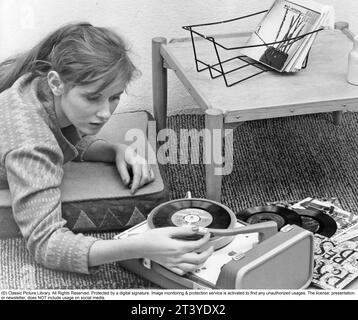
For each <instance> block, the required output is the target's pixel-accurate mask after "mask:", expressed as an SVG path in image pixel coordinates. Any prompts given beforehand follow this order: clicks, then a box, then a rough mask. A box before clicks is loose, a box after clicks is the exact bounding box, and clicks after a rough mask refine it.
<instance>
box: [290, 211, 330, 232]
mask: <svg viewBox="0 0 358 320" xmlns="http://www.w3.org/2000/svg"><path fill="white" fill-rule="evenodd" d="M295 211H296V212H297V213H298V214H299V216H300V217H301V220H302V228H304V229H306V230H309V231H311V232H313V233H318V234H320V235H322V236H325V237H327V238H329V237H331V236H333V235H334V234H335V233H336V231H337V223H336V221H334V219H333V218H332V217H330V216H329V215H328V214H326V213H324V212H322V211H318V210H317V211H314V210H308V209H295Z"/></svg>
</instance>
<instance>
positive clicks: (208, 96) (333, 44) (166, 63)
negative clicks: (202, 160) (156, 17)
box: [152, 30, 358, 201]
mask: <svg viewBox="0 0 358 320" xmlns="http://www.w3.org/2000/svg"><path fill="white" fill-rule="evenodd" d="M247 36H248V34H247V33H246V34H235V35H228V36H221V39H222V41H228V42H230V41H231V42H234V43H236V44H237V45H240V44H242V45H244V43H245V41H246V39H247ZM200 41H201V43H202V44H200ZM205 42H206V41H205V40H199V41H197V42H196V43H199V44H198V46H199V47H198V48H199V49H200V50H201V52H200V53H201V55H202V56H204V57H205V56H206V57H209V55H212V54H213V52H212V50H213V48H212V47H211V48H210V46H207V45H205V46H206V47H207V49H205V48H204V43H205ZM201 45H202V46H203V48H200V46H201ZM152 48H153V100H154V101H153V102H154V112H155V118H156V121H157V128H158V130H161V129H164V128H165V127H166V117H167V94H168V93H167V81H168V79H167V70H168V69H171V70H173V71H174V72H175V74H176V75H177V77H178V78H179V79H180V81H181V82H182V83H183V85H184V86H185V87H186V89H187V90H188V92H189V93H190V95H191V96H192V97H193V98H194V100H195V101H196V103H197V104H198V105H199V106H200V107H201V109H202V110H203V111H204V112H205V115H206V128H208V129H209V130H215V129H219V130H221V132H222V136H223V137H224V129H225V128H232V127H233V126H235V125H237V123H240V122H244V121H250V120H259V119H268V118H276V117H287V116H296V115H303V114H312V113H321V112H333V122H334V123H335V124H338V123H339V122H340V119H341V116H342V113H343V112H345V111H355V110H358V86H353V85H350V84H349V83H347V81H346V74H347V65H348V54H349V52H350V51H351V49H352V42H351V41H350V40H349V39H348V38H347V37H346V36H345V35H344V34H342V32H340V31H338V30H334V31H326V30H325V31H321V32H319V34H318V36H317V38H316V40H315V42H314V44H313V47H312V49H311V52H310V55H309V60H308V65H307V68H306V69H303V70H301V71H300V72H298V73H295V74H280V73H277V72H274V71H268V72H264V73H262V74H260V75H258V76H255V77H253V78H251V79H248V80H246V81H243V82H241V83H238V84H236V85H234V86H231V87H227V86H226V85H225V83H224V81H223V78H222V77H219V78H217V79H212V78H211V77H210V75H209V72H208V71H203V72H197V70H196V67H195V62H194V55H193V48H192V42H191V39H190V38H184V39H173V40H171V41H170V42H167V40H166V39H165V38H154V39H153V47H152ZM205 50H206V51H205ZM230 76H234V75H230ZM216 168H217V165H215V163H210V164H206V188H207V198H209V199H212V200H216V201H220V197H221V183H222V176H221V175H215V172H216V171H215V169H216Z"/></svg>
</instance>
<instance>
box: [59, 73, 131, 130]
mask: <svg viewBox="0 0 358 320" xmlns="http://www.w3.org/2000/svg"><path fill="white" fill-rule="evenodd" d="M101 83H102V80H100V81H97V82H95V83H93V84H90V85H85V86H76V87H73V88H71V89H70V90H68V91H66V93H64V94H63V95H61V96H60V97H58V99H57V101H58V103H57V107H56V112H57V116H58V118H59V121H60V124H61V126H62V127H63V126H66V125H67V126H68V125H71V124H72V125H74V126H75V127H76V128H77V129H78V130H80V131H81V132H82V133H84V134H86V135H95V134H97V133H98V132H99V131H100V130H101V129H102V127H103V126H104V125H105V123H106V122H107V121H108V120H109V118H110V117H111V115H112V114H113V112H114V111H115V109H116V107H117V106H118V103H119V100H120V97H121V95H122V93H123V92H124V90H125V87H124V84H123V80H122V79H120V78H118V79H116V80H115V81H114V82H113V83H112V84H110V85H109V86H108V87H107V88H105V89H104V90H103V91H102V92H100V93H98V94H97V93H96V91H97V88H99V86H100V85H101Z"/></svg>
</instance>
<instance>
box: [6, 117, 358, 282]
mask: <svg viewBox="0 0 358 320" xmlns="http://www.w3.org/2000/svg"><path fill="white" fill-rule="evenodd" d="M357 120H358V114H353V113H347V114H345V115H344V117H343V122H342V124H341V125H339V126H334V125H333V123H332V116H331V114H317V115H307V116H296V117H290V118H279V119H271V120H262V121H252V122H248V123H244V124H242V125H240V126H239V127H238V128H237V129H236V130H235V134H234V149H233V154H234V171H233V172H232V174H231V175H229V176H226V177H225V178H224V181H223V188H222V192H223V195H222V202H223V203H224V204H225V205H227V206H229V207H230V208H231V209H233V210H234V212H237V211H239V210H241V209H243V208H248V207H252V206H256V205H262V204H265V203H267V202H274V201H279V200H300V199H303V198H305V197H308V196H310V197H319V198H324V197H336V198H337V199H338V200H339V202H340V204H341V205H342V207H343V208H344V209H346V210H348V211H352V212H355V213H358V184H357V182H358V166H357V165H358V125H357ZM168 121H169V127H171V128H173V129H174V130H176V131H178V130H179V129H181V128H183V129H191V128H193V129H194V128H196V129H200V128H203V126H204V117H203V116H201V115H180V116H172V117H170V118H169V120H168ZM165 172H166V175H167V179H168V182H169V186H170V188H171V196H172V198H182V197H184V196H185V194H186V192H187V191H191V192H192V194H193V195H194V196H195V197H205V183H204V178H203V176H204V167H203V166H202V165H190V166H188V165H181V164H177V165H174V164H171V165H166V166H165ZM100 236H101V237H103V238H111V237H112V236H113V234H103V235H100ZM136 288H138V289H141V288H157V287H156V286H155V285H153V284H151V283H150V282H148V281H146V280H143V279H141V278H139V277H137V276H136V275H134V274H132V273H130V272H127V271H125V270H123V269H122V268H120V267H119V266H118V265H117V264H111V265H107V266H104V267H102V268H101V269H100V271H99V272H98V273H97V274H96V275H92V276H85V275H77V274H69V273H63V272H56V271H52V270H47V269H44V268H42V267H40V266H38V265H36V264H34V262H33V260H32V259H31V257H30V256H29V254H28V253H27V251H26V248H25V244H24V242H23V240H21V239H12V240H1V241H0V289H136Z"/></svg>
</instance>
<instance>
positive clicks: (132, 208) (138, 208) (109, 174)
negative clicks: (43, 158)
mask: <svg viewBox="0 0 358 320" xmlns="http://www.w3.org/2000/svg"><path fill="white" fill-rule="evenodd" d="M150 120H152V118H151V116H150V114H148V113H147V112H134V113H124V114H115V115H113V116H112V118H111V120H110V121H109V122H108V123H107V124H106V126H105V127H104V128H103V130H101V132H100V134H99V135H98V136H99V137H101V138H104V139H106V140H110V141H113V142H124V139H125V136H126V134H127V132H128V131H129V130H130V129H139V131H138V132H143V133H144V136H145V137H146V138H147V141H151V142H153V143H155V141H156V139H155V130H148V128H149V126H148V124H149V121H150ZM148 134H150V135H152V136H148ZM129 143H130V142H129ZM148 146H149V144H148ZM149 149H150V150H151V152H152V156H153V155H155V152H154V151H155V149H154V148H151V147H150V148H149ZM143 156H145V155H143ZM152 167H153V171H154V174H155V177H156V179H155V181H154V182H153V183H151V184H149V185H147V186H144V187H143V188H141V189H139V190H138V191H137V193H136V194H135V195H131V194H130V192H129V189H128V188H126V187H125V186H124V184H123V183H122V181H121V179H120V177H119V174H118V172H117V169H116V167H115V166H114V165H113V164H109V163H97V162H81V163H79V162H70V163H68V164H66V165H65V176H64V180H63V183H62V185H61V192H62V214H63V217H64V218H65V219H66V220H67V227H68V228H69V229H71V230H73V231H74V232H103V231H122V230H125V229H127V228H130V227H132V226H134V225H136V224H138V223H140V222H142V221H143V220H145V219H146V217H147V215H148V213H149V212H150V211H151V210H152V209H153V208H154V207H156V206H157V205H159V204H160V203H163V202H165V201H167V200H168V199H169V191H168V188H167V184H166V183H165V179H164V178H163V175H162V174H161V170H160V167H159V165H158V164H153V165H152ZM17 236H21V234H20V231H19V229H18V227H17V225H16V223H15V221H14V219H13V216H12V209H11V197H10V193H9V191H8V190H0V238H9V237H17Z"/></svg>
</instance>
